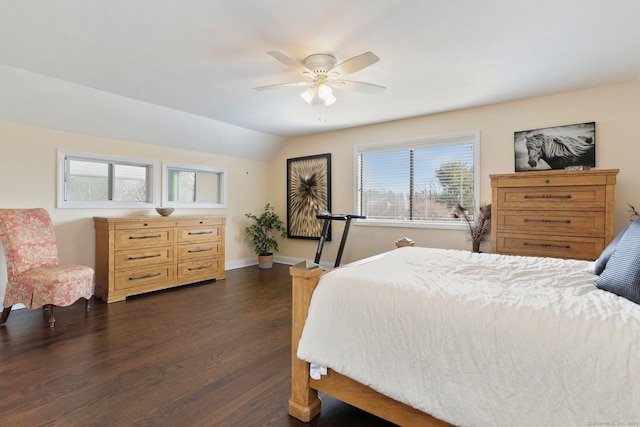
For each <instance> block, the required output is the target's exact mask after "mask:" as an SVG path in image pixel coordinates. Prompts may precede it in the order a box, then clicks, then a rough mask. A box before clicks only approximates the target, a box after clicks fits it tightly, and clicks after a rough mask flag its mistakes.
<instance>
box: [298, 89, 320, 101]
mask: <svg viewBox="0 0 640 427" xmlns="http://www.w3.org/2000/svg"><path fill="white" fill-rule="evenodd" d="M317 95H318V88H317V87H315V86H313V87H310V88H309V89H307V90H305V91H304V92H302V93H301V94H300V96H301V97H302V99H304V100H305V101H307V103H308V104H313V99H314V98H316V97H317Z"/></svg>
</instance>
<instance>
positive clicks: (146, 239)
mask: <svg viewBox="0 0 640 427" xmlns="http://www.w3.org/2000/svg"><path fill="white" fill-rule="evenodd" d="M173 230H174V229H173V228H149V229H142V230H128V229H126V230H116V232H115V239H114V244H115V248H116V249H117V250H121V249H135V248H147V247H149V246H167V245H171V244H173Z"/></svg>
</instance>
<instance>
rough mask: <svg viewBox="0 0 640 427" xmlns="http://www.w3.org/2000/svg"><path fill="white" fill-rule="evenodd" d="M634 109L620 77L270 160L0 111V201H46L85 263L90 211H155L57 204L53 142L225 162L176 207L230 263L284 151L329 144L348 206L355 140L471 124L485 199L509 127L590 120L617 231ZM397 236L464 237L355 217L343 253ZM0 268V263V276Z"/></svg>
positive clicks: (628, 173)
mask: <svg viewBox="0 0 640 427" xmlns="http://www.w3.org/2000/svg"><path fill="white" fill-rule="evenodd" d="M363 96H364V95H363ZM639 116H640V83H629V84H623V85H615V86H607V87H600V88H595V89H590V90H583V91H578V92H572V93H566V94H560V95H553V96H548V97H542V98H535V99H528V100H523V101H516V102H510V103H503V104H497V105H492V106H487V107H481V108H473V109H467V110H461V111H455V112H450V113H442V114H434V115H429V116H423V117H418V118H413V119H407V120H401V121H396V122H391V123H385V124H380V125H372V126H365V127H361V128H354V129H349V130H344V131H339V132H330V133H324V134H317V135H313V136H307V137H301V138H295V139H292V140H290V141H288V142H287V143H286V145H285V146H284V148H283V149H282V150H281V151H280V152H279V154H278V155H277V157H276V158H275V160H273V161H272V162H271V163H269V164H267V163H263V162H258V161H253V160H244V159H240V158H235V157H227V156H220V155H213V154H207V153H201V152H195V151H188V150H182V149H179V148H167V147H160V146H155V145H148V144H142V143H137V142H131V141H124V140H118V139H107V138H98V137H93V136H86V135H81V134H76V133H70V132H64V131H58V130H52V129H46V128H40V127H35V126H30V125H24V124H20V123H16V122H9V121H0V206H1V207H3V208H25V207H34V206H38V207H44V208H46V209H48V210H49V212H50V213H51V216H52V219H53V222H54V226H55V229H56V233H57V235H58V238H59V249H60V259H61V261H62V262H65V263H81V264H85V265H90V266H93V265H94V232H93V221H92V217H93V216H117V215H133V214H149V215H155V212H153V211H152V210H146V211H145V210H136V211H132V210H119V209H57V208H56V204H55V200H56V168H57V150H59V149H61V150H70V151H85V152H90V153H97V154H107V155H114V156H125V157H134V158H143V159H151V160H158V161H162V160H169V161H172V162H176V163H185V164H194V165H202V166H214V167H221V168H226V169H227V170H228V171H229V177H228V183H229V187H228V194H229V197H228V207H227V208H226V209H197V210H196V209H194V210H183V209H179V210H177V211H176V214H181V213H183V214H189V213H213V214H223V215H226V216H227V235H226V255H227V257H226V258H227V267H228V268H233V267H238V266H242V265H247V264H249V263H253V262H255V260H254V255H253V251H252V248H251V247H250V246H249V245H248V243H247V240H246V238H245V236H244V234H243V229H244V226H245V224H246V222H245V218H244V215H243V214H244V213H245V212H249V211H251V212H259V210H261V209H262V207H263V206H264V204H265V203H266V202H271V203H273V204H274V205H275V206H276V210H277V212H278V213H279V214H280V215H281V216H282V218H283V219H285V218H286V160H287V159H288V158H293V157H300V156H308V155H312V154H321V153H331V154H332V189H333V191H332V208H333V209H332V210H333V212H336V213H350V212H353V191H354V184H353V179H354V172H353V150H354V146H355V145H359V144H368V143H375V142H385V141H396V140H403V139H411V138H417V137H423V136H433V135H444V134H451V133H459V132H462V131H470V130H479V131H480V132H481V165H480V174H481V202H489V201H490V199H491V187H490V180H489V174H495V173H507V172H513V170H514V166H513V165H514V158H513V133H514V132H516V131H520V130H527V129H535V128H541V127H549V126H556V125H566V124H573V123H582V122H589V121H595V122H596V140H597V148H596V151H597V153H596V156H597V159H596V162H597V167H598V168H619V169H620V174H619V175H618V185H617V187H616V214H615V229H616V231H618V230H620V229H622V228H623V227H624V226H625V225H626V223H627V221H628V219H629V215H628V208H627V202H629V203H632V204H636V205H640V192H639V191H638V188H639V184H640V171H638V170H637V169H638V166H637V159H638V158H640V144H638V141H637V139H638V135H637V129H636V125H635V123H636V122H637V119H638V117H639ZM330 119H331V118H330V116H329V120H330ZM342 227H343V223H339V222H337V223H335V226H334V232H333V241H332V242H327V244H326V245H325V250H324V252H323V258H322V260H323V262H326V263H329V264H330V263H333V261H334V260H335V256H336V253H337V248H338V244H339V241H340V236H341V234H342ZM403 236H409V237H411V238H413V239H414V240H415V241H416V243H417V244H418V245H421V246H433V247H443V248H461V249H466V248H469V246H470V244H469V242H468V241H467V237H466V234H465V233H464V232H462V231H451V230H434V229H414V228H389V227H363V226H354V227H352V228H351V232H350V238H349V241H348V243H347V247H346V248H345V252H344V255H343V262H348V261H352V260H355V259H359V258H362V257H365V256H369V255H373V254H376V253H379V252H382V251H386V250H390V249H393V248H394V242H395V240H396V239H398V238H400V237H403ZM316 246H317V241H312V240H298V239H286V240H283V241H281V243H280V252H279V254H277V255H278V256H279V260H280V261H284V262H294V261H297V260H300V259H313V258H314V255H315V249H316ZM485 250H488V248H485ZM1 276H2V273H0V282H2V277H1ZM0 291H1V289H0ZM1 294H3V292H0V296H1Z"/></svg>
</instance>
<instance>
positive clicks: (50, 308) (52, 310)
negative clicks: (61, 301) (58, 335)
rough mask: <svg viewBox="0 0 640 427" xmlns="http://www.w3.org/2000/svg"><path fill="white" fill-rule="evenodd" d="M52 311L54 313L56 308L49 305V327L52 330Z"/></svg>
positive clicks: (53, 318)
mask: <svg viewBox="0 0 640 427" xmlns="http://www.w3.org/2000/svg"><path fill="white" fill-rule="evenodd" d="M54 311H56V306H55V305H53V304H49V327H50V328H53V327H54V326H55V323H56V319H55V317H54V315H53V314H54Z"/></svg>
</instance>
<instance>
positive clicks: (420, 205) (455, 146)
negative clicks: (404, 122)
mask: <svg viewBox="0 0 640 427" xmlns="http://www.w3.org/2000/svg"><path fill="white" fill-rule="evenodd" d="M479 152H480V134H479V132H468V133H464V134H458V135H448V136H443V137H433V138H424V139H417V140H412V141H401V142H393V143H386V144H376V145H363V146H357V147H356V148H355V158H356V161H357V167H356V171H357V172H356V173H357V176H356V187H357V188H356V193H355V194H356V212H357V213H358V214H359V215H364V216H366V217H367V219H366V220H364V221H360V222H359V223H361V224H362V223H365V224H367V225H387V226H411V227H437V228H458V227H461V225H462V223H461V222H460V220H459V219H455V218H454V217H453V215H452V214H453V211H454V209H455V208H456V206H457V205H458V204H459V205H461V206H463V207H465V208H466V209H468V211H469V212H470V213H471V212H474V211H475V209H474V203H475V202H476V201H477V200H478V199H479V189H478V186H479V178H478V177H479Z"/></svg>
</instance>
